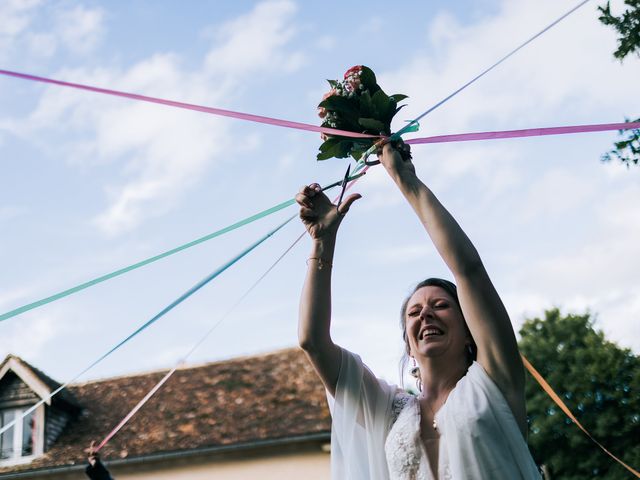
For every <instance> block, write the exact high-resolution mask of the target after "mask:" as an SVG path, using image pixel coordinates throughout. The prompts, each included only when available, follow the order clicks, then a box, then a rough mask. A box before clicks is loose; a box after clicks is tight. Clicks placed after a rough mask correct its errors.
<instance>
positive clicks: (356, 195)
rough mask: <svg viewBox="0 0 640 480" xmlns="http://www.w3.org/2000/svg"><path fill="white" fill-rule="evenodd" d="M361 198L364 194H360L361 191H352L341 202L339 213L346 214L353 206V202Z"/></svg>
mask: <svg viewBox="0 0 640 480" xmlns="http://www.w3.org/2000/svg"><path fill="white" fill-rule="evenodd" d="M361 198H362V195H360V194H359V193H352V194H351V195H349V196H348V197H347V198H345V199H344V201H343V202H342V203H341V204H340V206H339V207H338V213H339V214H340V215H341V216H344V215H345V214H346V213H347V212H348V211H349V209H350V208H351V205H352V204H353V202H355V201H356V200H359V199H361Z"/></svg>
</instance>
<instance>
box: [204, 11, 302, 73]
mask: <svg viewBox="0 0 640 480" xmlns="http://www.w3.org/2000/svg"><path fill="white" fill-rule="evenodd" d="M296 10H297V7H296V5H295V3H293V2H292V1H289V0H274V1H267V2H262V3H259V4H258V5H256V7H255V8H254V9H253V10H252V11H251V12H249V13H247V14H245V15H242V16H240V17H238V18H236V19H234V20H232V21H230V22H227V23H225V24H224V25H222V26H221V27H220V28H219V30H218V32H217V35H216V37H217V40H218V42H219V44H218V45H216V46H215V47H214V48H213V49H212V50H211V51H210V52H209V53H208V54H207V57H206V60H205V67H206V69H207V71H208V72H209V73H210V74H212V75H216V76H225V77H227V78H229V79H230V80H233V79H236V78H237V77H240V76H245V75H251V74H255V73H256V72H258V71H273V70H281V71H284V72H292V71H295V70H297V69H298V68H300V66H302V64H303V63H304V55H303V54H302V53H300V52H296V51H293V52H286V51H285V50H284V48H283V47H285V46H286V45H287V44H289V43H290V42H291V40H293V39H294V37H295V35H296V33H297V28H296V26H295V22H294V21H293V19H294V14H295V12H296ZM243 83H245V82H243Z"/></svg>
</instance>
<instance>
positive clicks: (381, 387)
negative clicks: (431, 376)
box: [327, 349, 397, 480]
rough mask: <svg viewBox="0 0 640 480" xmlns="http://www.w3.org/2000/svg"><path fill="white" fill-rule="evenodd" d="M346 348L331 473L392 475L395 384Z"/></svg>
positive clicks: (334, 406)
mask: <svg viewBox="0 0 640 480" xmlns="http://www.w3.org/2000/svg"><path fill="white" fill-rule="evenodd" d="M341 350H342V361H341V364H340V374H339V376H338V383H337V385H336V394H335V398H333V397H331V395H329V394H327V397H328V400H329V408H330V409H331V416H332V424H331V476H332V478H333V479H334V480H338V479H340V480H342V479H345V480H346V479H348V480H383V479H384V480H386V479H388V478H389V472H388V468H387V463H386V458H385V453H384V442H385V438H386V435H387V432H388V429H389V426H390V420H391V406H392V403H393V399H394V396H395V392H396V389H397V388H396V386H395V385H389V384H388V383H386V382H385V381H383V380H380V379H377V378H376V377H375V376H374V375H373V373H371V371H370V370H369V369H368V368H367V367H366V366H365V365H364V364H363V363H362V360H361V359H360V357H359V356H358V355H356V354H353V353H351V352H349V351H347V350H345V349H341Z"/></svg>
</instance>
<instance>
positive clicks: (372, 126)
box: [317, 65, 408, 160]
mask: <svg viewBox="0 0 640 480" xmlns="http://www.w3.org/2000/svg"><path fill="white" fill-rule="evenodd" d="M328 82H329V85H330V86H331V90H329V91H328V92H327V93H325V94H324V96H323V97H322V101H321V102H320V104H319V105H318V116H319V117H320V118H321V119H322V125H321V126H323V127H329V128H337V129H340V130H349V131H351V132H357V133H367V134H370V135H379V136H390V135H391V120H392V119H393V117H394V116H395V114H396V113H398V111H400V109H401V108H402V107H404V105H401V106H398V103H399V102H401V101H402V100H404V99H405V98H407V96H406V95H401V94H396V95H387V94H386V93H384V91H383V90H382V89H381V88H380V86H379V85H378V84H377V83H376V76H375V74H374V73H373V71H372V70H371V69H370V68H368V67H365V66H364V65H356V66H355V67H351V68H350V69H349V70H347V71H346V73H345V74H344V79H343V80H342V81H338V80H328ZM321 137H322V140H324V142H323V143H322V145H320V152H319V153H318V157H317V159H318V160H327V159H329V158H333V157H336V158H347V157H349V156H351V157H353V158H354V159H356V160H360V158H361V157H362V155H363V153H364V152H366V151H367V150H368V149H369V148H370V147H371V146H372V145H373V144H374V143H375V142H376V141H377V140H378V139H376V138H347V137H340V136H334V135H326V134H324V133H323V134H321ZM407 154H408V153H407Z"/></svg>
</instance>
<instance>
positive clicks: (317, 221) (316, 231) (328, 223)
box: [296, 183, 361, 240]
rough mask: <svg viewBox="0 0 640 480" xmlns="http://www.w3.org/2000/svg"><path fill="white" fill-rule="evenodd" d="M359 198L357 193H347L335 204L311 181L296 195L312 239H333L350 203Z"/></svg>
mask: <svg viewBox="0 0 640 480" xmlns="http://www.w3.org/2000/svg"><path fill="white" fill-rule="evenodd" d="M359 198H361V195H360V194H359V193H354V194H352V195H349V196H348V197H347V198H345V199H344V200H343V202H342V203H341V204H340V206H337V205H335V204H333V203H332V202H331V200H329V198H328V197H327V196H326V195H325V194H324V192H323V191H322V189H321V187H320V185H318V184H317V183H312V184H311V185H307V186H304V187H302V189H301V190H300V192H299V193H298V194H297V195H296V202H298V205H300V218H301V219H302V223H303V224H304V226H305V227H306V229H307V231H308V232H309V235H310V236H311V238H313V239H314V240H325V239H335V237H336V234H337V233H338V227H339V226H340V222H342V219H343V218H344V216H345V214H346V213H347V212H348V211H349V208H350V207H351V204H352V203H353V202H355V201H356V200H358V199H359Z"/></svg>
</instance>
